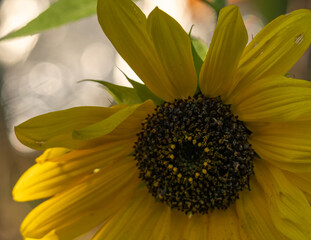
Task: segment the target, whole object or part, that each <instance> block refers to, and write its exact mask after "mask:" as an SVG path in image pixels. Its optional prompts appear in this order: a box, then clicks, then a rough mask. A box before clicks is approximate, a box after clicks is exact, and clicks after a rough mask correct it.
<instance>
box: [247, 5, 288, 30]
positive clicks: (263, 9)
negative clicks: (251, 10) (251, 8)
mask: <svg viewBox="0 0 311 240" xmlns="http://www.w3.org/2000/svg"><path fill="white" fill-rule="evenodd" d="M253 1H254V3H255V7H256V8H257V9H258V10H259V11H260V13H261V14H262V16H263V18H264V19H262V20H263V21H264V23H265V24H267V23H268V22H271V21H272V20H273V19H275V18H276V17H278V16H280V15H282V14H285V13H286V10H287V4H288V0H253Z"/></svg>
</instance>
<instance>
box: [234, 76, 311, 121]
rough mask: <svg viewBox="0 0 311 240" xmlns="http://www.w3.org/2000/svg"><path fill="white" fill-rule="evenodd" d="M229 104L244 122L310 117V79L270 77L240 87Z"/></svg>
mask: <svg viewBox="0 0 311 240" xmlns="http://www.w3.org/2000/svg"><path fill="white" fill-rule="evenodd" d="M229 103H230V104H232V107H231V109H232V111H233V112H234V113H235V114H236V115H238V117H239V119H240V120H241V121H246V122H288V121H293V120H311V82H309V81H305V80H298V79H292V78H286V77H283V76H276V75H274V76H270V77H267V78H264V79H260V80H257V81H255V82H253V83H252V84H249V85H247V86H246V87H244V88H240V89H239V91H238V92H236V93H235V95H231V96H230V98H229Z"/></svg>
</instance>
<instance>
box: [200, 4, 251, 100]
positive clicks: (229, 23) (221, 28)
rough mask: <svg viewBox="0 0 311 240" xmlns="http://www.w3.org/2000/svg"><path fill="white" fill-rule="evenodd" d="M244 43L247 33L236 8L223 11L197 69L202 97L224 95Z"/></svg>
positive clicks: (232, 7)
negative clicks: (201, 62)
mask: <svg viewBox="0 0 311 240" xmlns="http://www.w3.org/2000/svg"><path fill="white" fill-rule="evenodd" d="M246 43H247V31H246V28H245V26H244V23H243V19H242V16H241V13H240V11H239V9H238V7H236V6H228V7H225V8H223V9H222V10H221V11H220V15H219V19H218V23H217V26H216V29H215V32H214V35H213V39H212V42H211V45H210V47H209V49H208V52H207V55H206V58H205V61H204V63H203V66H202V68H201V73H200V89H201V91H202V93H203V94H204V95H205V96H209V97H217V96H220V95H227V94H228V92H229V91H230V89H231V88H232V87H233V76H234V74H235V72H236V68H237V65H238V62H239V60H240V56H241V54H242V52H243V50H244V47H245V46H246Z"/></svg>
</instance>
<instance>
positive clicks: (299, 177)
mask: <svg viewBox="0 0 311 240" xmlns="http://www.w3.org/2000/svg"><path fill="white" fill-rule="evenodd" d="M284 174H285V176H286V177H287V178H288V180H289V181H290V182H291V183H293V184H294V185H296V186H297V187H298V188H300V190H301V191H303V193H304V194H305V196H306V198H307V199H308V201H309V202H310V203H311V173H310V172H309V173H299V174H295V173H291V172H284Z"/></svg>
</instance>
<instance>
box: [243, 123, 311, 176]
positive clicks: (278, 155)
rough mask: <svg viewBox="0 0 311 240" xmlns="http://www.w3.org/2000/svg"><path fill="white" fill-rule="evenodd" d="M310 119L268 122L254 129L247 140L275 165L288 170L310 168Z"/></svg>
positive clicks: (294, 170) (302, 170)
mask: <svg viewBox="0 0 311 240" xmlns="http://www.w3.org/2000/svg"><path fill="white" fill-rule="evenodd" d="M310 135H311V123H310V121H297V122H289V123H287V122H285V123H270V124H268V123H267V124H265V125H262V126H258V127H257V128H254V129H253V134H252V135H251V137H250V139H249V142H250V143H251V144H252V147H253V149H254V150H255V152H256V153H257V154H258V155H259V156H260V157H261V158H262V159H264V160H266V161H269V162H270V163H271V164H273V165H274V166H276V167H278V168H281V169H284V170H288V171H290V172H305V173H306V172H311V149H310V146H311V139H310Z"/></svg>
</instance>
